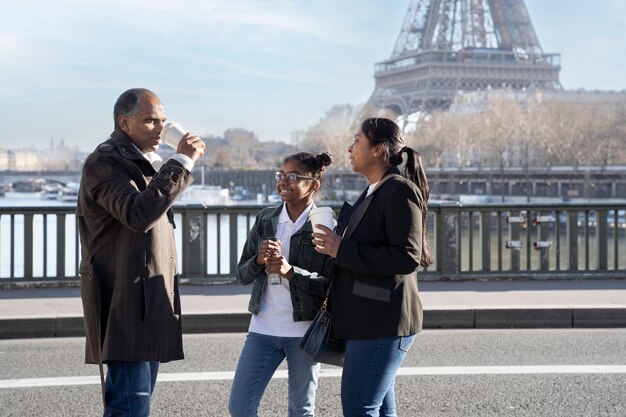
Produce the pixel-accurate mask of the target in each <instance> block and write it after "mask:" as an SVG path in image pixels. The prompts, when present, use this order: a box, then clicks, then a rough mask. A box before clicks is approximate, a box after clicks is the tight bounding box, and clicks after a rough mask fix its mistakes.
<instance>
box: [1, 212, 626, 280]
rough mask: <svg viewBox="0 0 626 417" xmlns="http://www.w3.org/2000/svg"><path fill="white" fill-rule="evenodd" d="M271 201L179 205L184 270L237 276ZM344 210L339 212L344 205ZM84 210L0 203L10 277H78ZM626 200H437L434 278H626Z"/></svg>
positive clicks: (193, 274)
mask: <svg viewBox="0 0 626 417" xmlns="http://www.w3.org/2000/svg"><path fill="white" fill-rule="evenodd" d="M262 207H263V206H256V205H255V206H211V207H203V206H201V205H186V206H176V207H175V213H176V214H175V220H176V223H177V226H178V227H177V229H176V231H175V232H176V240H177V245H178V248H179V269H180V271H181V276H182V277H183V278H185V279H188V280H189V281H191V282H197V283H206V282H211V281H215V282H217V281H224V280H232V279H233V276H234V273H235V270H236V267H237V261H238V259H239V255H240V253H241V249H242V247H243V244H244V242H245V240H246V238H247V234H248V231H249V230H250V227H251V225H252V223H253V222H254V218H255V215H256V213H257V212H258V211H259V210H260V209H261V208H262ZM336 209H338V208H336ZM74 211H75V208H74V207H69V206H68V207H20V208H6V207H1V208H0V282H5V283H6V282H23V281H50V282H53V281H64V280H76V279H77V271H78V262H79V258H80V243H79V239H78V235H77V230H76V218H75V215H74ZM625 211H626V204H625V203H623V202H619V203H618V202H616V203H614V204H611V203H585V204H569V203H560V204H532V203H529V204H524V205H520V204H492V203H490V204H471V205H467V204H466V205H462V206H461V205H457V204H453V203H432V204H431V205H430V221H429V234H430V245H431V249H432V251H433V256H434V258H435V263H434V265H432V266H431V267H430V268H429V269H428V270H427V271H423V272H421V273H420V279H425V280H439V279H447V280H464V279H589V278H591V279H593V278H626V238H625V232H626V219H625Z"/></svg>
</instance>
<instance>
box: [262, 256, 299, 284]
mask: <svg viewBox="0 0 626 417" xmlns="http://www.w3.org/2000/svg"><path fill="white" fill-rule="evenodd" d="M265 271H266V272H267V273H268V274H271V273H275V274H279V275H280V276H281V277H283V278H286V279H291V277H292V276H293V267H292V266H291V265H290V264H289V262H287V259H286V258H285V257H284V256H282V255H278V256H273V257H271V258H268V259H267V263H266V264H265Z"/></svg>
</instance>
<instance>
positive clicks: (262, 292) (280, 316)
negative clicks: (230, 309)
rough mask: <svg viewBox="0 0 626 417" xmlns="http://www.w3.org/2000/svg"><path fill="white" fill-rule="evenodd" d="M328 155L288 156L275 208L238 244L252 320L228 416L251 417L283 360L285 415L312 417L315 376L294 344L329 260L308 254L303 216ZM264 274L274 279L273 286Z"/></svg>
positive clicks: (315, 368)
mask: <svg viewBox="0 0 626 417" xmlns="http://www.w3.org/2000/svg"><path fill="white" fill-rule="evenodd" d="M331 162H332V158H331V156H330V155H329V154H328V153H321V154H319V155H313V154H310V153H304V152H301V153H297V154H294V155H290V156H287V157H286V158H285V159H284V160H283V163H282V166H281V168H280V170H279V171H278V172H277V173H276V176H275V178H276V190H277V191H278V194H279V195H280V198H281V200H282V204H281V205H279V206H278V207H267V208H264V209H263V210H261V211H260V212H259V214H258V215H257V216H256V220H255V222H254V225H253V226H252V229H251V230H250V234H249V235H248V239H247V241H246V243H245V245H244V248H243V252H242V255H241V258H240V260H239V264H238V265H237V281H238V282H240V283H241V284H244V285H248V284H253V287H252V292H251V297H250V303H249V305H248V310H249V311H250V312H251V313H252V318H251V320H250V327H249V329H248V335H247V337H246V341H245V342H244V346H243V349H242V351H241V355H240V357H239V362H238V364H237V369H236V371H235V377H234V380H233V385H232V389H231V393H230V400H229V405H228V409H229V412H230V414H231V416H235V417H243V416H245V417H254V416H257V414H258V413H257V410H258V406H259V403H260V401H261V397H262V396H263V392H264V391H265V388H266V387H267V384H268V383H269V381H270V379H271V378H272V375H273V374H274V372H275V371H276V369H277V368H278V366H279V365H280V364H281V363H282V361H283V360H285V359H287V366H288V368H289V379H288V385H289V399H288V403H289V409H288V414H287V415H288V416H290V417H295V416H313V415H314V411H315V391H316V389H317V380H318V376H319V371H320V365H319V363H316V362H314V361H313V360H312V359H311V358H310V356H308V355H307V354H306V353H305V352H304V351H303V350H301V349H300V339H301V338H302V336H303V335H304V333H305V332H306V330H307V329H308V327H309V325H310V324H311V321H312V320H313V318H314V317H315V315H316V313H317V312H318V310H319V309H320V305H321V303H322V301H323V300H324V297H325V295H326V291H327V289H328V284H329V276H330V271H331V269H332V261H331V259H330V257H328V256H326V255H323V254H321V253H318V252H316V251H315V249H314V245H313V242H312V241H313V237H312V232H313V229H312V226H311V222H310V221H309V212H310V211H311V208H313V207H315V204H314V202H313V198H314V196H316V195H317V194H319V190H320V187H321V185H322V180H323V173H324V169H325V167H327V166H328V165H330V164H331ZM268 274H274V275H276V274H277V275H278V277H276V278H277V281H276V283H277V284H278V285H271V284H270V283H269V282H268Z"/></svg>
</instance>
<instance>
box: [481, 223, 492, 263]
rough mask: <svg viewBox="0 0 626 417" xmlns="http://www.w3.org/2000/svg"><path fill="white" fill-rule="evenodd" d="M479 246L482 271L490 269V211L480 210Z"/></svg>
mask: <svg viewBox="0 0 626 417" xmlns="http://www.w3.org/2000/svg"><path fill="white" fill-rule="evenodd" d="M480 247H481V255H482V256H481V258H482V268H483V271H491V213H490V212H488V211H481V212H480Z"/></svg>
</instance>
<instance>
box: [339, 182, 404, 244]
mask: <svg viewBox="0 0 626 417" xmlns="http://www.w3.org/2000/svg"><path fill="white" fill-rule="evenodd" d="M393 177H400V178H402V176H401V175H398V174H391V175H387V176H386V177H384V178H383V179H381V180H380V181H378V184H376V188H374V190H372V193H371V194H370V195H369V196H367V197H365V199H364V200H363V202H361V204H359V205H358V206H356V208H355V209H354V211H353V212H352V216H351V217H350V221H349V222H348V226H346V231H345V232H344V234H343V237H344V238H345V239H350V236H352V234H353V233H354V231H355V230H356V228H357V226H358V225H359V223H361V220H363V216H365V213H366V212H367V208H368V207H369V205H370V203H371V202H372V199H373V198H374V193H376V191H377V190H378V189H379V188H380V187H381V186H382V185H383V184H384V183H385V182H387V180H388V179H390V178H393ZM355 205H356V204H355Z"/></svg>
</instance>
